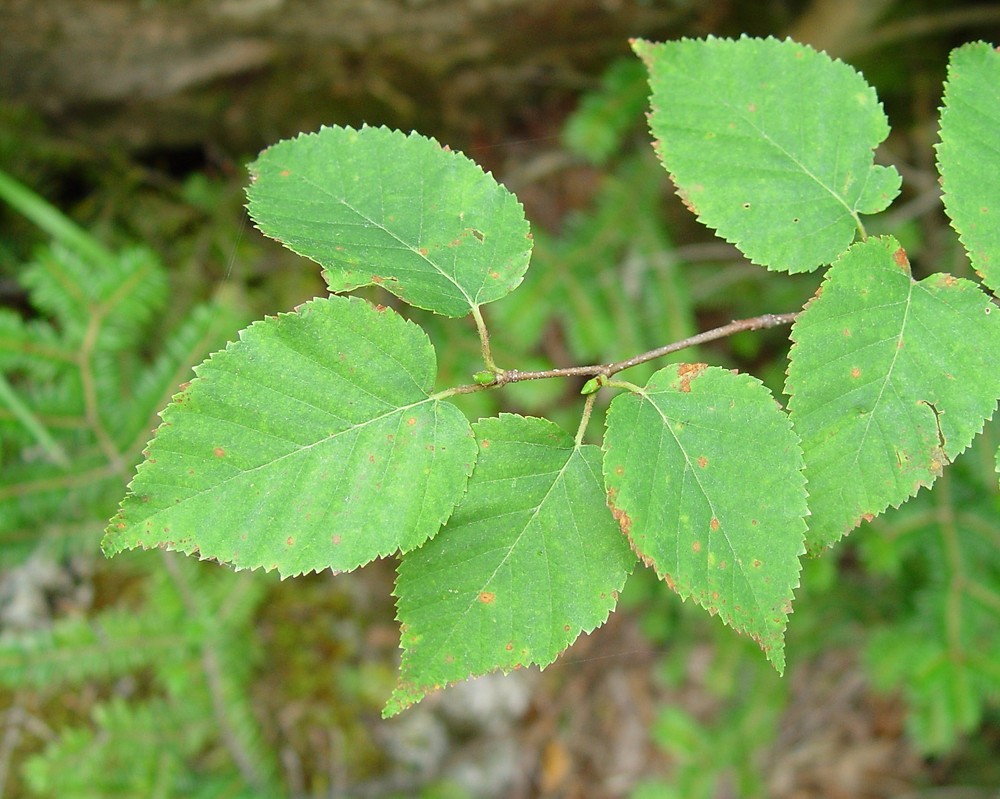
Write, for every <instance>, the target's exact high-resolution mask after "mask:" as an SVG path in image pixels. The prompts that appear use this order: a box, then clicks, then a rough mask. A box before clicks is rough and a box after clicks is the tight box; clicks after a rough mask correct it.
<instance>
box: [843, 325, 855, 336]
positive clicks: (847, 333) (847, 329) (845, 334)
mask: <svg viewBox="0 0 1000 799" xmlns="http://www.w3.org/2000/svg"><path fill="white" fill-rule="evenodd" d="M841 332H842V333H843V334H844V338H850V337H851V336H853V335H854V334H853V333H852V332H851V329H850V328H849V327H845V328H844V329H843V330H842V331H841Z"/></svg>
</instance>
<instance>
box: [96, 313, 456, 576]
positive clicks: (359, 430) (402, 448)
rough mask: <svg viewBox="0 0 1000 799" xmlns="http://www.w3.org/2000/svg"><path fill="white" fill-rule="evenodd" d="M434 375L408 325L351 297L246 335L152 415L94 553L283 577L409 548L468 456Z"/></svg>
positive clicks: (427, 533)
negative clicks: (156, 555)
mask: <svg viewBox="0 0 1000 799" xmlns="http://www.w3.org/2000/svg"><path fill="white" fill-rule="evenodd" d="M435 370H436V367H435V357H434V350H433V348H432V347H431V345H430V342H429V341H428V340H427V338H426V336H425V335H424V334H423V332H422V331H421V330H420V328H418V327H417V326H416V325H414V324H412V323H410V322H406V321H405V320H403V319H402V318H401V317H400V316H398V315H397V314H396V313H394V312H393V311H392V310H390V309H385V308H383V309H381V310H379V309H376V308H374V307H372V306H371V305H369V304H368V303H366V302H363V301H361V300H358V299H348V298H341V297H330V298H325V299H317V300H313V301H311V302H308V303H306V304H305V305H302V306H300V307H299V309H298V310H297V311H296V312H295V313H289V314H282V315H280V316H278V317H272V318H269V319H266V320H264V321H261V322H257V323H255V324H253V325H251V326H250V327H248V328H247V329H245V330H243V331H242V332H241V334H240V341H238V342H236V343H233V344H230V345H229V346H228V347H227V348H226V349H225V350H224V351H222V352H219V353H216V354H215V355H213V356H212V357H211V358H210V359H209V360H207V361H206V362H205V363H203V364H202V365H201V366H200V367H198V368H197V369H196V373H197V375H198V377H197V379H195V380H193V381H192V382H191V384H190V386H189V387H188V388H186V389H185V390H184V391H183V392H182V393H181V394H178V395H177V396H176V397H174V401H173V402H172V403H171V404H170V405H169V406H168V407H167V409H166V410H165V411H164V412H163V414H162V416H163V423H162V424H161V425H160V427H159V429H158V430H157V434H156V438H155V439H154V440H153V441H152V442H151V443H150V445H149V450H148V457H147V459H146V461H145V462H144V463H143V464H142V465H141V466H140V467H139V470H138V472H137V474H136V477H135V479H134V480H133V481H132V484H131V486H130V487H129V489H130V491H129V495H128V496H127V497H126V499H125V501H124V502H123V503H122V507H121V510H120V511H119V513H118V515H117V516H116V517H115V518H114V519H113V520H112V523H111V525H110V526H109V528H108V532H107V534H106V536H105V539H104V549H105V551H106V552H107V553H109V554H113V553H115V552H119V551H121V550H123V549H128V548H132V547H136V546H144V547H150V546H164V547H166V548H168V549H178V550H181V551H183V552H188V553H191V552H197V553H199V554H200V555H201V557H203V558H216V559H218V560H220V561H225V562H228V563H231V564H233V565H234V566H236V567H237V568H257V567H264V568H265V569H278V570H279V571H280V573H281V574H282V575H294V574H301V573H303V572H308V571H313V570H320V569H324V568H332V569H335V570H344V571H346V570H349V569H353V568H355V567H357V566H360V565H362V564H364V563H367V562H368V561H370V560H372V559H373V558H376V557H378V556H380V555H387V554H390V553H392V552H395V551H397V550H404V551H405V550H408V549H412V548H413V547H416V546H419V545H420V544H421V543H423V541H425V540H426V539H427V538H429V537H431V536H433V535H434V534H435V533H436V532H437V530H438V528H439V527H440V525H441V524H442V523H443V522H444V521H445V520H446V519H447V518H448V516H449V515H450V514H451V511H452V508H453V507H454V505H455V503H456V502H457V501H458V499H459V498H460V497H461V496H462V494H463V492H464V490H465V485H466V482H467V477H468V475H469V473H470V472H471V471H472V466H473V463H474V462H475V458H476V445H475V442H474V440H473V438H472V433H471V430H470V428H469V424H468V422H467V421H466V420H465V417H464V416H463V415H462V414H461V412H460V411H459V410H458V409H457V408H455V407H454V406H453V405H451V404H450V403H446V402H440V401H438V400H436V399H434V398H433V397H431V396H430V395H429V392H430V390H431V389H432V386H433V381H434V377H435Z"/></svg>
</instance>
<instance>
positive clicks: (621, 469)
mask: <svg viewBox="0 0 1000 799" xmlns="http://www.w3.org/2000/svg"><path fill="white" fill-rule="evenodd" d="M615 474H617V475H618V476H619V477H621V476H622V475H623V474H625V467H624V466H622V465H621V464H618V465H617V466H616V467H615Z"/></svg>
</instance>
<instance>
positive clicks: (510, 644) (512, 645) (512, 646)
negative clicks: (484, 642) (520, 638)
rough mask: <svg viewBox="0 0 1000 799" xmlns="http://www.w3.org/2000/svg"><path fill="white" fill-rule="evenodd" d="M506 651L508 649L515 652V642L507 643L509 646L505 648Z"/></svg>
mask: <svg viewBox="0 0 1000 799" xmlns="http://www.w3.org/2000/svg"><path fill="white" fill-rule="evenodd" d="M504 649H506V650H507V651H508V652H513V651H514V642H513V641H508V642H507V646H505V647H504Z"/></svg>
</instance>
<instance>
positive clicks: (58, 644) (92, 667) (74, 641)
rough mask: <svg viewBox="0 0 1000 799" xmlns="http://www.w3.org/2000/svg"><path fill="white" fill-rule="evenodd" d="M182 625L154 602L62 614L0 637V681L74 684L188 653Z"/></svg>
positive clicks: (189, 643) (11, 684)
mask: <svg viewBox="0 0 1000 799" xmlns="http://www.w3.org/2000/svg"><path fill="white" fill-rule="evenodd" d="M181 630H183V625H179V624H178V623H177V620H176V618H175V619H174V620H171V619H170V618H169V617H164V615H163V613H162V612H161V611H160V610H159V609H158V608H155V607H148V608H145V609H144V610H142V611H140V612H138V613H137V612H134V611H129V610H128V609H125V608H115V609H113V610H108V611H105V612H103V613H101V614H100V615H98V616H97V617H96V618H93V619H83V618H80V619H77V618H66V619H60V620H58V621H57V622H56V623H55V624H54V625H53V626H52V627H51V629H47V630H33V631H30V632H25V633H17V634H9V635H5V636H4V637H3V638H2V639H0V684H2V685H5V686H7V687H9V688H20V687H25V686H27V687H44V686H55V685H65V684H71V685H73V684H78V683H80V682H82V681H84V680H88V679H109V678H112V677H117V676H121V675H124V674H129V673H131V672H133V671H135V670H136V669H138V668H141V667H144V666H149V665H151V664H154V663H156V661H157V660H159V659H161V658H163V657H164V656H165V655H167V654H169V653H173V654H174V655H176V653H177V652H178V651H184V652H186V653H187V657H190V653H191V651H192V641H191V640H190V639H189V638H188V637H186V636H185V635H184V634H183V633H182V632H180V631H181Z"/></svg>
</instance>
